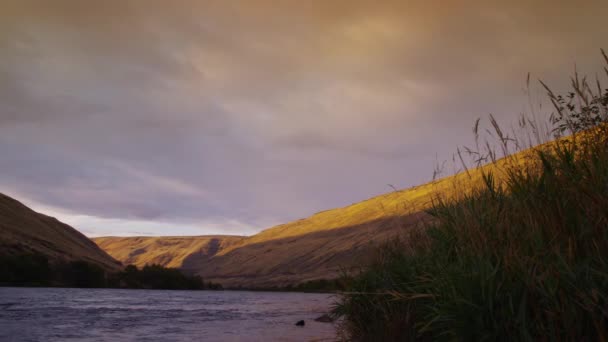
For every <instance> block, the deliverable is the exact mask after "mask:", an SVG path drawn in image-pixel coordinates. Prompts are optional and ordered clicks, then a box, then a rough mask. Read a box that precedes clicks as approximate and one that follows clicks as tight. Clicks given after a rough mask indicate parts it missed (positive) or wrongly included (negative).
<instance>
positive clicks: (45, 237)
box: [0, 193, 122, 271]
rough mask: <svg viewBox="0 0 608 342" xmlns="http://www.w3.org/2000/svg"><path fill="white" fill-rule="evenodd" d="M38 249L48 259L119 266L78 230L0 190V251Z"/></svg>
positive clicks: (107, 267)
mask: <svg viewBox="0 0 608 342" xmlns="http://www.w3.org/2000/svg"><path fill="white" fill-rule="evenodd" d="M29 253H39V254H43V255H45V256H47V257H48V258H49V261H51V262H53V261H59V260H62V261H66V260H84V261H89V262H92V263H95V264H98V265H100V266H102V267H103V268H105V269H106V270H110V271H115V270H118V269H120V268H121V267H122V266H121V265H120V262H118V261H116V260H114V259H113V258H112V257H110V256H109V255H108V254H107V253H106V252H104V251H103V250H102V249H100V248H99V247H98V246H97V245H96V244H95V243H93V242H92V241H91V240H89V239H88V238H87V237H86V236H84V235H83V234H82V233H80V232H79V231H77V230H76V229H74V228H72V227H70V226H68V225H67V224H64V223H61V222H59V221H58V220H57V219H55V218H53V217H50V216H46V215H43V214H40V213H37V212H35V211H33V210H31V209H30V208H28V207H26V206H25V205H23V204H22V203H20V202H18V201H16V200H14V199H12V198H10V197H8V196H6V195H4V194H1V193H0V254H2V255H19V254H29Z"/></svg>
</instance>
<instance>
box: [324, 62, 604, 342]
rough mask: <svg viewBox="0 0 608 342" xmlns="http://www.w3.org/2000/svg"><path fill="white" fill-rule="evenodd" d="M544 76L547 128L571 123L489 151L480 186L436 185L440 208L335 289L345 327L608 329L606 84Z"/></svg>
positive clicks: (583, 337)
mask: <svg viewBox="0 0 608 342" xmlns="http://www.w3.org/2000/svg"><path fill="white" fill-rule="evenodd" d="M604 57H605V59H606V62H607V63H608V58H606V55H605V54H604ZM606 74H607V75H608V70H606ZM545 88H546V89H547V90H548V92H549V98H550V100H551V102H552V103H553V105H554V109H555V113H554V115H553V116H552V122H551V123H552V124H553V127H554V128H555V129H554V132H555V133H566V134H571V135H570V136H568V137H566V138H562V139H558V140H556V141H554V142H553V143H551V144H548V145H544V146H540V147H538V148H536V149H534V150H533V151H531V152H530V153H529V154H528V155H529V158H527V159H526V160H525V163H522V162H521V160H517V158H516V157H507V162H504V160H503V162H498V161H496V160H495V159H494V158H493V157H492V158H491V159H492V163H491V164H493V166H492V167H490V168H487V169H485V171H482V172H483V174H482V182H481V186H476V187H471V188H469V189H463V192H462V193H463V195H462V196H460V197H459V198H457V199H446V198H443V197H441V196H438V197H437V198H436V199H435V201H434V205H433V207H432V209H431V210H429V211H428V212H429V214H431V215H432V216H434V217H435V220H434V221H433V222H432V223H430V224H428V225H427V226H425V227H423V229H422V230H420V231H418V233H416V234H412V236H410V239H408V241H407V244H405V243H404V242H394V243H392V244H390V245H387V246H386V247H385V248H384V249H383V250H382V253H381V254H382V256H381V257H380V258H378V260H377V261H376V263H375V264H374V265H372V266H371V267H369V268H367V269H365V270H363V271H362V272H361V273H360V274H359V275H358V276H357V277H355V279H353V281H352V282H351V283H350V286H349V288H348V289H347V292H344V293H343V295H342V296H341V299H340V300H339V302H338V303H337V304H336V308H335V310H334V314H335V315H337V316H341V317H343V326H342V328H343V329H342V332H343V334H344V335H345V338H347V339H352V340H365V341H367V340H372V341H403V340H406V341H407V340H429V341H436V340H439V341H442V340H450V341H454V340H456V341H462V340H474V341H476V340H488V341H496V340H498V341H505V340H509V341H512V340H514V341H532V340H551V341H560V340H562V341H564V340H565V341H606V340H608V310H607V308H608V125H607V123H606V122H607V119H608V89H602V87H601V86H600V84H599V82H597V83H594V84H593V85H591V84H590V83H589V82H587V80H586V79H584V78H583V79H580V78H579V77H578V75H576V76H575V77H573V79H572V88H573V91H572V92H571V93H569V94H567V95H566V96H559V95H555V94H554V93H553V92H552V91H551V90H550V89H549V88H548V87H545ZM494 123H495V121H493V124H494ZM495 130H496V132H495V133H496V135H497V136H498V137H500V140H501V142H502V143H503V144H504V146H506V145H507V144H508V143H509V142H510V141H512V137H507V136H505V135H504V134H503V133H502V132H501V131H500V128H499V127H498V126H495ZM487 152H489V153H486V155H490V156H493V154H492V153H491V152H490V151H487ZM474 154H476V155H477V156H479V155H482V153H479V152H474ZM509 158H511V159H509Z"/></svg>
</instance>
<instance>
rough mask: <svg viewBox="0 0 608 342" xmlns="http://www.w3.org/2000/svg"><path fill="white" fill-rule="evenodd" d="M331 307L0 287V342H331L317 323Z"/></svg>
mask: <svg viewBox="0 0 608 342" xmlns="http://www.w3.org/2000/svg"><path fill="white" fill-rule="evenodd" d="M333 301H334V298H333V297H332V295H328V294H310V293H295V292H250V291H164V290H117V289H60V288H7V287H4V288H2V287H0V341H333V340H334V337H335V335H336V332H335V326H334V325H333V324H331V323H319V322H315V321H314V318H316V317H318V316H320V315H322V314H324V313H327V312H328V311H329V310H330V308H331V305H332V302H333ZM299 320H304V321H305V323H306V324H305V326H304V327H298V326H295V323H296V322H297V321H299Z"/></svg>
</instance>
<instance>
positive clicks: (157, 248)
mask: <svg viewBox="0 0 608 342" xmlns="http://www.w3.org/2000/svg"><path fill="white" fill-rule="evenodd" d="M242 239H243V237H242V236H229V235H217V236H214V235H210V236H179V237H171V236H166V237H139V236H135V237H113V236H108V237H99V238H93V239H92V240H93V241H94V242H95V243H96V244H97V245H99V247H101V248H102V249H103V250H105V251H107V252H108V253H109V254H110V255H111V256H112V257H114V258H116V259H117V260H120V261H121V262H122V263H123V264H125V265H136V266H137V267H143V266H145V265H151V264H158V265H161V266H164V267H174V268H187V267H185V266H186V265H184V261H185V260H186V258H194V257H201V258H207V257H212V256H213V255H215V254H216V253H218V252H219V251H221V250H223V249H224V248H227V247H230V246H232V245H234V244H235V243H237V242H239V241H240V240H242Z"/></svg>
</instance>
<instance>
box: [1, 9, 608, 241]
mask: <svg viewBox="0 0 608 342" xmlns="http://www.w3.org/2000/svg"><path fill="white" fill-rule="evenodd" d="M607 12H608V2H606V1H585V0H582V1H544V0H543V1H479V2H474V1H449V0H446V1H386V0H385V1H355V0H351V1H342V0H324V1H316V0H311V1H290V0H285V1H267V0H243V1H236V0H235V1H231V0H228V1H226V0H223V1H212V0H209V1H181V0H176V1H157V0H141V1H128V0H106V1H81V0H73V1H67V0H53V1H47V0H40V1H30V0H3V1H2V2H1V3H0V192H3V193H6V194H7V195H9V196H12V197H14V198H16V199H18V200H20V201H22V202H24V203H25V204H27V205H29V206H31V207H32V208H33V209H35V210H37V211H40V212H44V213H46V214H48V215H52V216H55V217H57V218H58V219H60V220H62V221H64V222H66V223H68V224H71V225H73V226H74V227H75V228H77V229H79V230H80V231H81V232H83V233H84V234H86V235H88V236H106V235H115V236H129V235H203V234H246V235H248V234H253V233H255V232H258V231H260V230H262V229H264V228H268V227H270V226H272V225H274V224H278V223H284V222H288V221H291V220H294V219H299V218H303V217H307V216H309V215H311V214H314V213H315V212H318V211H321V210H325V209H329V208H334V207H340V206H345V205H348V204H351V203H355V202H358V201H361V200H364V199H366V198H369V197H372V196H375V195H378V194H381V193H385V192H389V191H391V190H392V187H393V186H394V187H396V188H407V187H410V186H415V185H418V184H420V183H423V182H427V181H429V180H431V179H432V176H433V169H434V167H435V165H436V164H437V163H438V162H440V161H442V160H449V159H450V158H451V156H452V155H453V153H454V152H455V150H456V148H457V147H458V146H462V145H467V144H470V143H471V142H472V141H473V135H472V132H471V127H472V126H473V123H474V121H475V119H476V118H479V117H481V118H487V116H488V114H490V113H492V114H493V115H494V116H495V117H497V118H498V120H499V121H500V122H501V123H503V124H505V125H507V126H508V125H511V124H513V123H514V122H516V120H517V117H518V115H519V114H520V113H522V112H526V111H529V110H530V109H529V104H530V103H531V102H534V104H533V106H532V107H533V108H536V102H535V101H538V102H539V104H540V103H541V102H542V91H541V90H540V89H538V87H537V86H536V84H537V83H536V82H535V80H537V79H543V80H545V81H546V82H547V83H549V84H551V85H554V86H555V88H556V89H558V90H559V89H562V88H563V87H564V86H567V85H568V82H569V75H570V74H571V72H572V71H573V70H574V67H575V65H576V67H577V69H578V70H579V72H581V73H587V74H590V75H595V73H596V72H600V71H602V69H601V67H602V59H601V55H600V52H599V50H600V48H602V47H603V48H608V40H607V38H606V37H608V26H607V25H605V15H606V13H607ZM528 73H530V74H531V79H532V80H533V82H532V84H533V86H532V92H531V93H530V94H531V97H532V100H531V101H530V99H529V97H528V95H527V94H526V91H525V86H526V77H527V74H528ZM545 112H547V113H545ZM548 112H549V109H548V107H543V108H540V109H539V113H538V115H541V116H542V115H545V114H548ZM535 115H536V114H535ZM448 173H449V171H448Z"/></svg>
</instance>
